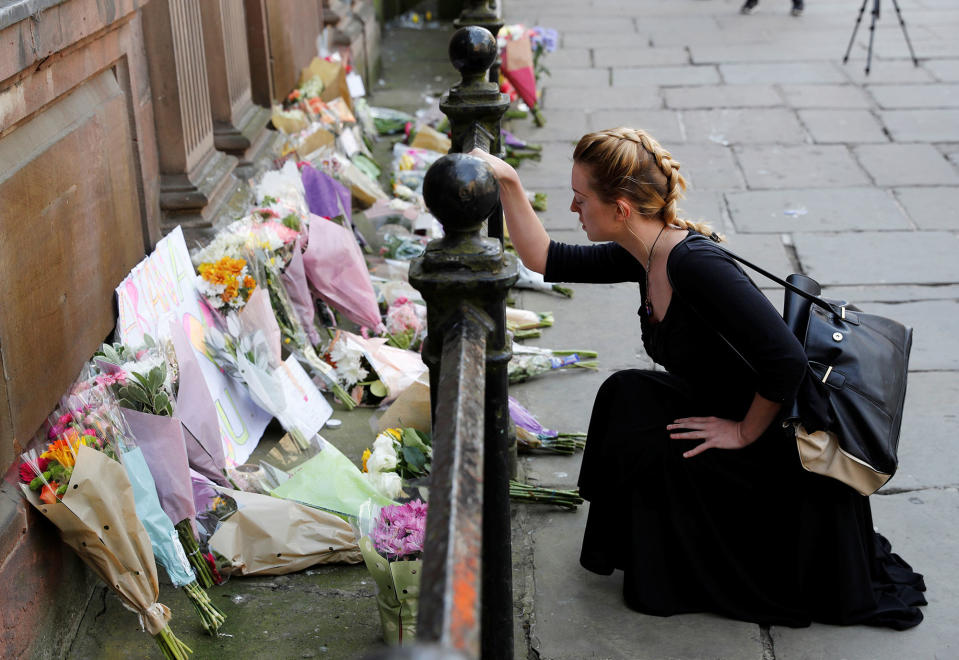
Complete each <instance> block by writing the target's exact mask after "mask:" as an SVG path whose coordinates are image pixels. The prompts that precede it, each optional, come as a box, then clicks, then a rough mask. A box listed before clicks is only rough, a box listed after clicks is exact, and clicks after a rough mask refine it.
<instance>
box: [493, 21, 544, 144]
mask: <svg viewBox="0 0 959 660" xmlns="http://www.w3.org/2000/svg"><path fill="white" fill-rule="evenodd" d="M497 41H498V43H499V47H500V57H501V59H502V62H503V63H502V67H501V69H500V71H501V73H502V75H503V78H504V79H505V80H504V82H505V83H508V85H503V87H504V90H503V91H507V92H509V91H515V94H518V95H519V96H520V97H521V98H522V99H523V101H524V102H525V103H526V105H527V106H529V108H530V111H531V112H532V113H533V120H534V121H535V122H536V125H537V126H544V125H545V124H546V119H545V118H544V117H543V115H542V113H541V112H540V111H539V94H538V93H537V89H536V87H537V81H538V79H539V78H540V77H541V76H542V75H543V74H547V75H548V74H549V72H548V71H547V70H546V68H545V67H544V66H543V64H542V58H543V55H544V54H545V53H547V52H550V51H552V50H555V49H556V46H557V43H558V41H559V35H558V34H557V33H556V30H553V29H551V28H544V27H534V28H532V29H527V28H525V27H524V26H522V25H505V26H503V28H502V29H501V30H500V32H499V35H498V39H497ZM512 96H513V95H511V97H512Z"/></svg>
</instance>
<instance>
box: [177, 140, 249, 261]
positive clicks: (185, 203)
mask: <svg viewBox="0 0 959 660" xmlns="http://www.w3.org/2000/svg"><path fill="white" fill-rule="evenodd" d="M236 165H237V158H236V157H235V156H230V155H229V154H225V153H223V152H222V151H213V152H212V154H211V156H210V157H209V158H208V159H207V160H206V161H205V162H204V163H203V164H202V165H200V166H199V167H197V168H195V169H194V170H193V171H192V172H190V173H189V174H173V175H166V174H163V175H160V210H161V211H162V212H163V221H162V230H163V233H164V234H166V233H167V232H169V231H170V230H171V229H173V228H174V227H176V226H177V225H181V226H182V227H183V233H184V235H186V236H187V244H188V245H190V244H191V240H190V237H191V234H192V235H194V236H195V237H196V238H197V239H199V240H202V241H208V240H209V239H210V238H212V237H213V218H215V217H216V216H217V213H218V210H219V207H220V206H221V205H222V204H223V202H224V201H226V200H227V199H229V198H230V197H232V196H233V195H234V194H235V193H236V191H237V189H239V188H243V187H245V184H244V183H243V182H242V181H241V180H240V179H238V178H237V177H235V176H233V171H234V169H235V168H236Z"/></svg>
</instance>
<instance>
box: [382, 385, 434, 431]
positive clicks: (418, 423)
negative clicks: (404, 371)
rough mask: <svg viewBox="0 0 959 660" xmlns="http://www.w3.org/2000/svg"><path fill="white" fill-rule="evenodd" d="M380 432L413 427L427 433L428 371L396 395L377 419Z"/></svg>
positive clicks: (428, 416)
mask: <svg viewBox="0 0 959 660" xmlns="http://www.w3.org/2000/svg"><path fill="white" fill-rule="evenodd" d="M377 425H378V426H379V431H380V433H382V432H383V431H385V430H386V429H391V428H397V427H398V428H406V427H409V428H414V429H416V430H417V431H422V432H424V433H429V432H430V431H431V426H430V382H429V373H424V374H420V377H419V378H417V379H416V380H415V381H413V384H412V385H410V386H409V387H407V388H406V389H405V390H403V392H402V393H401V394H400V395H399V396H398V397H396V400H395V401H394V402H393V403H392V404H390V407H389V408H387V409H386V411H385V412H384V413H383V414H382V415H381V416H380V418H379V419H378V420H377Z"/></svg>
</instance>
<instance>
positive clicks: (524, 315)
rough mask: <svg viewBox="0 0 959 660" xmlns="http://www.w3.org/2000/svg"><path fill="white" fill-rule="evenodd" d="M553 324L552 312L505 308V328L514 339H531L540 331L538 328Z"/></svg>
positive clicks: (539, 333) (538, 334)
mask: <svg viewBox="0 0 959 660" xmlns="http://www.w3.org/2000/svg"><path fill="white" fill-rule="evenodd" d="M552 325H553V313H552V312H531V311H530V310H528V309H515V308H513V307H507V308H506V329H507V330H509V331H510V332H512V333H513V337H514V338H515V339H533V338H535V337H539V336H540V335H541V334H542V333H541V332H540V331H539V328H548V327H550V326H552Z"/></svg>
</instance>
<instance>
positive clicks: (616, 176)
mask: <svg viewBox="0 0 959 660" xmlns="http://www.w3.org/2000/svg"><path fill="white" fill-rule="evenodd" d="M573 161H574V162H577V163H580V164H582V165H585V166H587V167H588V169H589V173H590V179H591V182H592V185H593V189H594V190H595V191H596V194H597V195H598V196H599V198H600V199H601V200H603V201H604V202H609V203H612V202H615V201H616V200H617V199H619V198H620V197H625V198H626V199H628V200H629V201H630V202H631V203H632V204H633V206H635V207H636V209H637V210H638V211H639V212H640V213H642V214H643V215H648V216H653V217H659V218H661V219H662V220H663V222H665V223H666V224H667V225H672V226H675V227H679V228H681V229H693V230H695V231H698V232H699V233H701V234H705V235H706V236H708V237H710V238H712V239H713V240H714V241H720V240H723V239H722V237H721V236H719V235H718V234H716V233H715V232H714V231H713V230H712V227H710V226H709V224H707V223H705V222H693V221H692V220H686V219H685V218H680V217H679V215H678V212H679V206H678V203H679V200H680V199H682V197H683V194H684V193H685V191H686V179H685V178H683V175H682V174H680V173H679V162H678V161H676V160H674V159H673V157H672V155H670V153H669V152H668V151H666V150H665V149H663V148H662V147H661V146H660V144H659V142H657V141H656V140H655V139H654V138H653V137H652V136H651V135H650V134H649V133H647V132H646V131H644V130H642V129H640V128H626V127H619V128H609V129H606V130H603V131H597V132H595V133H588V134H586V135H584V136H583V137H582V138H580V140H579V143H578V144H577V145H576V149H575V150H574V151H573Z"/></svg>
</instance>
